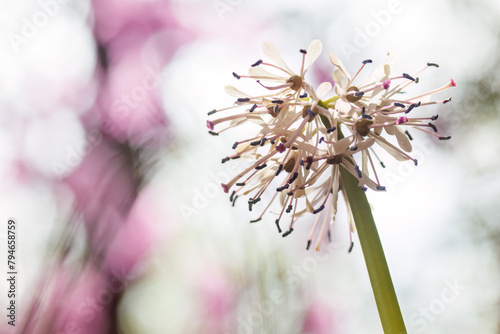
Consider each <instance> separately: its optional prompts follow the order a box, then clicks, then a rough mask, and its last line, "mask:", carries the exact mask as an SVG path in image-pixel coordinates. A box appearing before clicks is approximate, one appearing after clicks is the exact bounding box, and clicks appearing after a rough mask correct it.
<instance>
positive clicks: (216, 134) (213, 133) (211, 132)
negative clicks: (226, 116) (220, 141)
mask: <svg viewBox="0 0 500 334" xmlns="http://www.w3.org/2000/svg"><path fill="white" fill-rule="evenodd" d="M208 133H210V134H211V135H212V136H218V135H219V134H218V133H217V132H213V131H208Z"/></svg>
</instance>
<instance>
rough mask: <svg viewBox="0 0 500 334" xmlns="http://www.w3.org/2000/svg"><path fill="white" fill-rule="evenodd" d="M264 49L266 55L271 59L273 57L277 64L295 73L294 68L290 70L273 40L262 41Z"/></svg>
mask: <svg viewBox="0 0 500 334" xmlns="http://www.w3.org/2000/svg"><path fill="white" fill-rule="evenodd" d="M262 50H263V51H264V53H265V54H266V56H267V57H268V58H269V59H271V60H272V61H274V62H275V63H276V65H278V66H280V67H281V68H283V69H284V70H286V71H287V72H288V74H290V75H294V73H293V72H292V70H290V69H289V68H288V66H286V63H285V61H284V60H283V58H281V55H280V53H279V51H278V49H277V48H276V47H275V46H274V44H273V43H271V42H264V43H262Z"/></svg>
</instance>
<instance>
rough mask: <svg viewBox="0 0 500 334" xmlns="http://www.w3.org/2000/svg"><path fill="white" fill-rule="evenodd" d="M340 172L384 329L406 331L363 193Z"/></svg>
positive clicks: (396, 332) (401, 333)
mask: <svg viewBox="0 0 500 334" xmlns="http://www.w3.org/2000/svg"><path fill="white" fill-rule="evenodd" d="M337 99H338V96H334V97H332V98H330V99H328V100H326V101H319V103H318V104H319V105H320V106H322V107H324V108H327V109H328V104H330V103H334V102H335V101H336V100H337ZM320 117H321V121H322V122H323V123H324V124H325V126H326V127H327V128H331V124H330V122H329V121H328V119H327V118H326V117H325V116H323V115H320ZM337 131H338V138H339V139H342V138H344V134H343V133H342V130H341V129H340V125H337ZM340 175H341V178H342V182H343V185H344V190H345V192H346V194H345V195H346V196H347V199H346V200H347V201H348V202H349V205H350V207H351V211H352V215H353V218H354V224H355V225H356V230H357V233H358V237H359V242H360V243H361V249H362V251H363V256H364V258H365V263H366V268H367V269H368V276H369V277H370V283H371V285H372V290H373V295H374V296H375V302H376V304H377V309H378V313H379V316H380V320H381V322H382V328H383V329H384V333H385V334H405V333H407V332H406V327H405V324H404V321H403V316H402V315H401V310H400V309H399V303H398V299H397V297H396V291H395V290H394V285H393V284H392V279H391V273H390V272H389V267H388V266H387V261H386V259H385V254H384V249H383V248H382V243H381V241H380V237H379V235H378V231H377V226H376V225H375V220H374V219H373V215H372V210H371V208H370V204H369V203H368V199H367V198H366V194H365V192H364V191H363V190H361V188H360V187H359V185H358V179H356V178H355V177H354V176H353V175H351V173H349V172H348V171H347V170H346V169H345V168H344V167H342V166H340Z"/></svg>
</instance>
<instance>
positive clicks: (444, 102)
mask: <svg viewBox="0 0 500 334" xmlns="http://www.w3.org/2000/svg"><path fill="white" fill-rule="evenodd" d="M448 102H451V97H450V98H449V99H447V100H444V101H443V104H446V103H448Z"/></svg>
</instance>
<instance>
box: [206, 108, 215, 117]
mask: <svg viewBox="0 0 500 334" xmlns="http://www.w3.org/2000/svg"><path fill="white" fill-rule="evenodd" d="M216 112H217V110H216V109H214V110H211V111H209V112H208V113H207V115H208V116H210V115H213V114H215V113H216Z"/></svg>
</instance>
